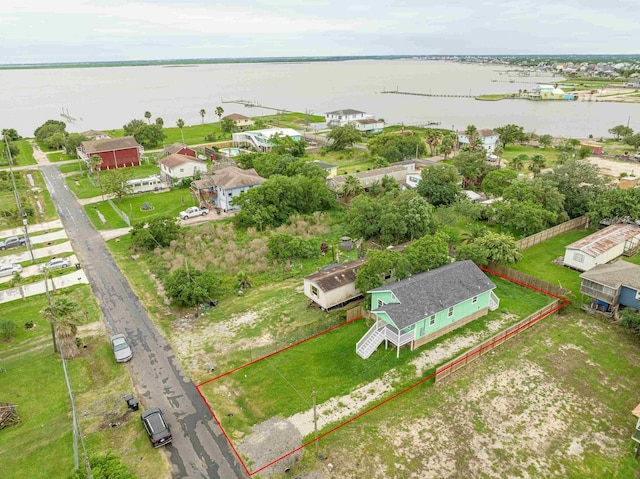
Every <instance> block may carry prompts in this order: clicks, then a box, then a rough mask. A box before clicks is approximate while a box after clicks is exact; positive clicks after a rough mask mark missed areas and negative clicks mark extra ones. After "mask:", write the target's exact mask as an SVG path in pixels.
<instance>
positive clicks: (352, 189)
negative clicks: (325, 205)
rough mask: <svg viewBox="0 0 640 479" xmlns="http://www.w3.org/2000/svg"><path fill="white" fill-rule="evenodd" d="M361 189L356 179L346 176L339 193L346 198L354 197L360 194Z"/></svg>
mask: <svg viewBox="0 0 640 479" xmlns="http://www.w3.org/2000/svg"><path fill="white" fill-rule="evenodd" d="M363 189H364V188H362V183H360V180H359V179H358V178H356V177H355V176H353V175H347V177H346V178H345V179H344V184H343V185H342V189H341V190H340V193H341V194H342V195H343V196H346V197H354V196H357V195H358V194H360V193H362V191H363Z"/></svg>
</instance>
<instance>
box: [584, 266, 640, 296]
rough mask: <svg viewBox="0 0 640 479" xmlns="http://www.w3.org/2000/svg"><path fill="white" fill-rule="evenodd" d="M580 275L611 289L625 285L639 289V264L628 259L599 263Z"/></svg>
mask: <svg viewBox="0 0 640 479" xmlns="http://www.w3.org/2000/svg"><path fill="white" fill-rule="evenodd" d="M580 277H581V278H582V279H587V280H589V281H593V282H595V283H598V284H604V285H606V286H609V287H611V288H613V289H618V288H619V287H620V286H627V287H628V288H632V289H635V290H637V291H640V266H638V265H637V264H633V263H629V262H628V261H623V260H620V261H616V262H614V263H606V264H599V265H597V266H595V267H593V268H592V269H590V270H589V271H586V272H584V273H582V274H581V275H580Z"/></svg>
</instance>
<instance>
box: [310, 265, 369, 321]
mask: <svg viewBox="0 0 640 479" xmlns="http://www.w3.org/2000/svg"><path fill="white" fill-rule="evenodd" d="M363 263H364V260H362V259H358V260H356V261H350V262H348V263H341V264H334V265H331V266H327V267H326V268H323V269H321V270H320V271H318V272H317V273H313V274H311V275H309V276H307V277H306V278H304V295H305V296H306V297H307V298H309V299H310V300H311V301H313V302H314V303H316V304H317V305H318V306H320V308H322V309H323V310H328V309H331V308H334V307H336V306H341V305H343V304H345V303H347V302H349V301H351V300H352V299H355V298H359V297H360V296H362V294H361V293H360V291H358V289H357V288H356V285H355V281H356V273H357V272H358V269H359V268H360V266H362V264H363Z"/></svg>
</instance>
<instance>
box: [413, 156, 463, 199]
mask: <svg viewBox="0 0 640 479" xmlns="http://www.w3.org/2000/svg"><path fill="white" fill-rule="evenodd" d="M459 180H460V177H459V175H458V171H457V170H456V168H455V167H454V166H452V165H447V164H439V165H435V166H430V167H427V168H423V169H422V172H421V173H420V183H418V187H417V189H416V191H417V192H418V193H419V194H420V196H422V197H424V198H425V199H426V200H427V201H428V202H429V203H430V204H432V205H433V206H441V205H450V204H451V203H453V202H455V201H456V200H457V199H458V198H459V197H460V194H461V188H460V186H459V185H458V182H459Z"/></svg>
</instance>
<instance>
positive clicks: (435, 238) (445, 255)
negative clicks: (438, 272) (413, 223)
mask: <svg viewBox="0 0 640 479" xmlns="http://www.w3.org/2000/svg"><path fill="white" fill-rule="evenodd" d="M447 241H448V237H447V235H446V234H444V233H442V232H440V233H437V234H435V235H425V236H423V237H422V238H418V239H417V240H415V241H414V242H413V243H411V244H410V245H409V246H407V247H406V248H405V249H404V251H403V252H402V254H403V255H405V256H406V258H407V260H408V262H409V271H410V273H411V274H418V273H422V272H423V271H429V270H432V269H436V268H439V267H440V266H442V265H444V264H447V263H449V262H450V261H451V258H449V245H448V243H447Z"/></svg>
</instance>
